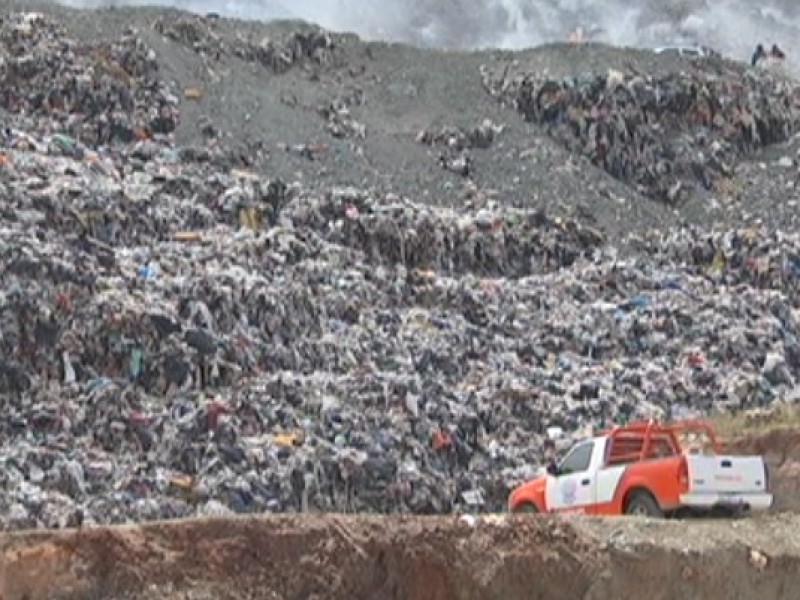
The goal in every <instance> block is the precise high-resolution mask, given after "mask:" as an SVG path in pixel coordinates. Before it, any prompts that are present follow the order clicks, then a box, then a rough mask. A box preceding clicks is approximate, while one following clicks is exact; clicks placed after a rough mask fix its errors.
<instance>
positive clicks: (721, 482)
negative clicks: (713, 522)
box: [508, 421, 772, 517]
mask: <svg viewBox="0 0 800 600" xmlns="http://www.w3.org/2000/svg"><path fill="white" fill-rule="evenodd" d="M768 485H769V481H768V473H767V469H766V466H765V464H764V461H763V460H762V458H761V457H757V456H727V455H723V454H721V453H720V452H719V443H718V442H717V439H716V436H715V434H714V432H713V430H712V429H711V428H710V426H708V425H707V424H705V423H703V422H696V421H692V422H680V423H677V424H671V425H662V424H658V423H655V422H643V423H634V424H631V425H627V426H623V427H617V428H615V429H613V430H611V431H608V432H602V433H601V434H600V435H598V436H596V437H593V438H590V439H586V440H583V441H580V442H578V443H576V444H575V445H574V446H573V447H572V448H571V449H570V450H569V452H567V454H566V455H565V456H564V458H563V459H562V460H561V461H560V462H559V463H558V464H557V465H552V466H551V467H549V468H548V469H547V472H546V473H543V474H542V475H541V476H539V477H537V478H535V479H533V480H531V481H529V482H527V483H524V484H523V485H521V486H519V487H518V488H516V489H515V490H513V491H512V493H511V495H510V497H509V502H508V505H509V509H510V510H511V511H512V512H539V513H544V512H578V513H585V514H593V515H622V514H637V515H647V516H652V517H661V516H665V515H668V514H676V513H684V512H706V511H720V510H724V511H729V512H742V511H748V510H765V509H768V508H769V507H770V506H771V505H772V495H771V494H770V493H769V490H768Z"/></svg>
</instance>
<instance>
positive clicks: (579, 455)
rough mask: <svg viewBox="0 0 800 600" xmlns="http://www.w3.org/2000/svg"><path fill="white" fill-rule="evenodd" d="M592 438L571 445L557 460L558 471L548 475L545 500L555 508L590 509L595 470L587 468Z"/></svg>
mask: <svg viewBox="0 0 800 600" xmlns="http://www.w3.org/2000/svg"><path fill="white" fill-rule="evenodd" d="M594 446H595V442H594V441H588V442H583V443H581V444H578V445H577V446H575V447H573V448H572V450H570V451H569V453H568V454H567V455H566V456H565V457H564V459H563V460H562V461H561V463H560V464H559V475H558V476H553V475H548V477H547V484H546V486H545V501H546V502H547V507H548V509H549V510H552V511H556V512H566V511H576V512H585V511H590V510H591V508H592V505H593V504H594V497H595V473H594V471H593V470H591V469H590V467H591V464H592V455H593V453H594Z"/></svg>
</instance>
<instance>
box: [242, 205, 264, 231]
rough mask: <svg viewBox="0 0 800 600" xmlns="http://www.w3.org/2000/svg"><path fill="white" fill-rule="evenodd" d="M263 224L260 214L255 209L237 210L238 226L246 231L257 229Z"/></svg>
mask: <svg viewBox="0 0 800 600" xmlns="http://www.w3.org/2000/svg"><path fill="white" fill-rule="evenodd" d="M262 224H263V217H262V215H261V212H260V211H259V210H258V209H255V208H240V209H239V226H241V227H247V228H248V229H259V228H260V227H261V225H262Z"/></svg>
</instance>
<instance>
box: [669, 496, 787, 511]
mask: <svg viewBox="0 0 800 600" xmlns="http://www.w3.org/2000/svg"><path fill="white" fill-rule="evenodd" d="M680 499H681V504H682V505H683V506H686V507H688V508H714V507H716V506H726V507H733V508H737V507H742V508H748V509H750V510H767V509H768V508H769V507H770V506H772V494H692V493H689V494H681V497H680Z"/></svg>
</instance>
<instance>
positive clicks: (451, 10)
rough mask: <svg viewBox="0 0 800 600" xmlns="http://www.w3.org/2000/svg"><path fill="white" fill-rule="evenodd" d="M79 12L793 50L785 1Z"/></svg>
mask: <svg viewBox="0 0 800 600" xmlns="http://www.w3.org/2000/svg"><path fill="white" fill-rule="evenodd" d="M61 2H62V3H63V4H68V5H70V6H79V7H99V6H130V5H137V4H138V5H144V4H149V5H169V6H174V7H176V8H182V9H186V10H190V11H194V12H200V13H205V12H216V13H219V14H221V15H224V16H233V17H240V18H245V19H274V18H300V19H304V20H307V21H311V22H315V23H318V24H320V25H322V26H324V27H328V28H332V29H339V30H348V31H354V32H356V33H358V34H360V35H361V36H363V37H365V38H368V39H384V40H391V41H402V42H410V43H413V44H418V45H425V46H440V47H448V48H476V47H485V46H494V47H501V48H520V47H527V46H535V45H539V44H542V43H547V42H552V41H560V40H564V39H565V38H566V37H567V36H568V35H569V33H570V32H571V31H573V30H575V29H576V28H578V27H582V28H583V29H584V31H586V32H587V33H589V34H590V35H591V37H592V39H596V40H598V41H603V42H608V43H611V44H614V45H620V46H644V47H650V46H656V45H662V44H672V43H693V42H697V43H702V44H707V45H710V46H713V47H716V48H717V49H719V50H721V51H722V52H723V53H725V54H727V55H729V56H731V57H735V58H740V59H746V58H747V56H748V55H749V53H750V52H751V51H752V48H753V47H754V46H755V44H756V43H757V42H758V41H762V42H764V43H769V44H771V43H773V42H775V43H778V44H780V45H781V46H782V47H784V48H785V49H787V50H788V51H789V53H790V57H791V56H793V55H796V54H798V53H800V7H799V6H798V4H797V3H796V2H792V1H791V0H766V1H765V2H760V3H757V4H756V3H752V2H749V0H714V2H711V1H707V0H666V1H659V0H638V1H634V2H631V1H628V0H406V1H405V2H403V1H399V0H387V1H385V2H375V1H374V0H291V1H290V0H172V1H171V2H170V1H169V0H160V1H159V0H138V1H136V0H61Z"/></svg>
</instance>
